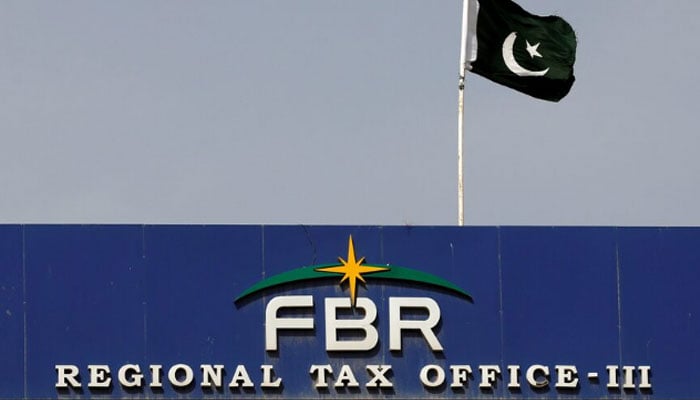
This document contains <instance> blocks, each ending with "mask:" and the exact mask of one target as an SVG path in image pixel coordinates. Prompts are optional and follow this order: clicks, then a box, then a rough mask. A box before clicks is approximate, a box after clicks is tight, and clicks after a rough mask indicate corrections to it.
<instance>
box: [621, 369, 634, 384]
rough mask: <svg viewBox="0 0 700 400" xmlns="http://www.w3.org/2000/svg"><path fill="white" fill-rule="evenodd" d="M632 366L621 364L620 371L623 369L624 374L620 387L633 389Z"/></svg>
mask: <svg viewBox="0 0 700 400" xmlns="http://www.w3.org/2000/svg"><path fill="white" fill-rule="evenodd" d="M634 370H635V368H634V367H631V366H627V365H626V366H623V367H622V371H623V376H624V381H623V382H622V388H623V389H634Z"/></svg>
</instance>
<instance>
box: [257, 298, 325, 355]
mask: <svg viewBox="0 0 700 400" xmlns="http://www.w3.org/2000/svg"><path fill="white" fill-rule="evenodd" d="M313 305H314V298H313V297H312V296H277V297H274V298H273V299H272V300H270V302H269V303H267V307H266V308H265V350H267V351H277V331H278V330H280V329H314V319H313V318H280V317H278V316H277V311H278V310H279V309H281V308H292V307H294V308H309V307H313Z"/></svg>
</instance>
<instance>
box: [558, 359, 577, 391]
mask: <svg viewBox="0 0 700 400" xmlns="http://www.w3.org/2000/svg"><path fill="white" fill-rule="evenodd" d="M554 369H556V370H557V383H555V384H554V387H557V388H566V389H573V388H575V387H576V386H578V377H577V376H576V374H577V373H578V372H577V371H576V366H575V365H555V366H554Z"/></svg>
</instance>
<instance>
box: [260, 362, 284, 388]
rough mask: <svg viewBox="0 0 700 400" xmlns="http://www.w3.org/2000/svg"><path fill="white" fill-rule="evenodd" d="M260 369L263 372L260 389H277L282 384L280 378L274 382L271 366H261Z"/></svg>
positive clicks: (273, 372)
mask: <svg viewBox="0 0 700 400" xmlns="http://www.w3.org/2000/svg"><path fill="white" fill-rule="evenodd" d="M260 369H262V372H263V381H262V383H261V384H260V387H262V388H278V387H280V385H281V384H282V378H277V379H275V380H274V381H273V380H272V378H273V377H274V376H275V371H274V370H273V369H272V365H261V366H260Z"/></svg>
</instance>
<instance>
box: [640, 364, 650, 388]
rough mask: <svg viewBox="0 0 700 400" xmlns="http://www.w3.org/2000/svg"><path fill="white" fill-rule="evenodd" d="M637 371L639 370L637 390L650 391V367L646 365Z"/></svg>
mask: <svg viewBox="0 0 700 400" xmlns="http://www.w3.org/2000/svg"><path fill="white" fill-rule="evenodd" d="M637 370H639V388H640V389H644V390H649V389H651V381H650V380H649V375H651V374H650V373H651V367H650V366H648V365H640V366H639V367H638V368H637Z"/></svg>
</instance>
